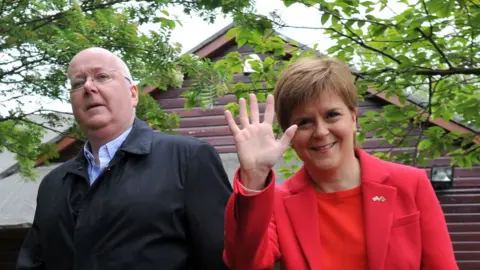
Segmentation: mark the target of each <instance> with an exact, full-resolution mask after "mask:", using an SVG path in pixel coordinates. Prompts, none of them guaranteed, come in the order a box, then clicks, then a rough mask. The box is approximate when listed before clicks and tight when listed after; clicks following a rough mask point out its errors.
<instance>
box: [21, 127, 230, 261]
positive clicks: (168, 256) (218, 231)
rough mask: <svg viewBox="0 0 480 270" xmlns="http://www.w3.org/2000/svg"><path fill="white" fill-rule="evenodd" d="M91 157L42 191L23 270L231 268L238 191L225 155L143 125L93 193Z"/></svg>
mask: <svg viewBox="0 0 480 270" xmlns="http://www.w3.org/2000/svg"><path fill="white" fill-rule="evenodd" d="M87 164H88V163H87V160H86V159H85V157H84V155H83V150H82V152H80V153H79V155H78V156H77V157H76V158H74V159H72V160H70V161H68V162H66V163H64V164H62V165H61V166H59V167H58V168H56V169H54V170H53V171H52V172H50V173H49V174H48V175H47V176H45V178H44V179H43V181H42V182H41V184H40V187H39V191H38V197H37V208H36V212H35V217H34V221H33V225H32V228H31V229H30V232H29V233H28V236H27V238H26V239H25V241H24V243H23V246H22V248H21V251H20V254H19V257H18V262H17V267H16V269H19V270H20V269H29V270H33V269H35V270H40V269H42V270H64V269H65V270H67V269H75V270H109V269H111V270H156V269H165V270H169V269H212V270H214V269H225V268H226V267H225V266H224V264H223V261H222V250H223V235H224V228H223V224H224V211H225V205H226V203H227V200H228V198H229V196H230V194H231V186H230V183H229V181H228V177H227V175H226V173H225V170H224V169H223V166H222V163H221V161H220V158H219V155H218V153H217V152H216V151H215V149H214V148H213V147H212V146H210V145H209V144H207V143H205V142H202V141H200V140H197V139H193V138H190V137H186V136H177V135H167V134H163V133H160V132H156V131H153V130H152V129H151V128H150V127H149V126H148V125H147V124H146V123H144V122H142V121H140V120H138V119H136V120H135V122H134V124H133V128H132V131H131V132H130V134H129V136H128V137H127V138H126V140H125V142H124V143H123V145H122V146H121V147H120V149H119V150H118V151H117V153H116V155H115V157H114V158H113V159H112V161H111V162H110V164H109V165H108V166H107V168H106V169H105V170H104V171H103V172H102V174H101V175H100V176H99V177H98V178H97V179H96V181H95V182H94V183H93V185H92V186H91V187H90V185H89V184H88V173H87V168H88V167H87V166H88V165H87Z"/></svg>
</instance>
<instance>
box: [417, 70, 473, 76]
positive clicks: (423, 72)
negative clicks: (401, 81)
mask: <svg viewBox="0 0 480 270" xmlns="http://www.w3.org/2000/svg"><path fill="white" fill-rule="evenodd" d="M415 74H417V75H426V76H434V75H440V76H449V75H458V74H464V75H480V68H452V69H430V70H418V71H416V72H415Z"/></svg>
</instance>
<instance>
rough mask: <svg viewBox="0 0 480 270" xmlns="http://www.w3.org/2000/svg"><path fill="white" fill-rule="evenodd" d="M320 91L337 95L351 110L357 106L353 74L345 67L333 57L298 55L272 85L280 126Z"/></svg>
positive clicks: (283, 125)
mask: <svg viewBox="0 0 480 270" xmlns="http://www.w3.org/2000/svg"><path fill="white" fill-rule="evenodd" d="M324 91H328V92H329V93H330V94H334V95H338V96H339V97H340V98H341V99H342V100H343V102H345V104H346V105H347V107H348V108H349V109H350V110H351V111H352V112H353V111H355V109H356V108H357V106H358V97H357V90H356V88H355V85H354V77H353V75H352V73H351V72H350V69H349V68H348V66H347V65H346V64H345V63H343V62H342V61H340V60H337V59H334V58H325V57H323V58H320V57H308V58H300V59H298V60H296V61H295V62H293V63H292V64H290V65H289V66H288V67H287V68H286V69H285V70H284V71H283V73H282V75H281V76H280V78H279V80H278V81H277V85H276V87H275V91H274V96H275V112H276V114H277V119H278V123H279V125H280V127H281V128H282V130H283V131H285V130H286V129H287V128H288V127H289V126H290V120H291V119H290V117H291V115H292V112H293V110H295V109H296V108H297V107H298V106H301V105H303V104H305V103H306V102H307V101H309V100H312V99H315V98H318V96H319V95H320V94H321V93H323V92H324Z"/></svg>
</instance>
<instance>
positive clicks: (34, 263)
mask: <svg viewBox="0 0 480 270" xmlns="http://www.w3.org/2000/svg"><path fill="white" fill-rule="evenodd" d="M39 192H40V191H39ZM37 209H38V199H37ZM37 214H38V211H35V217H34V218H33V224H32V227H31V228H30V230H29V232H28V234H27V237H26V238H25V240H24V241H23V244H22V247H21V248H20V252H19V254H18V258H17V265H16V267H15V269H16V270H44V269H45V264H44V262H43V258H42V245H41V242H40V230H39V228H38V226H37V223H36V219H37Z"/></svg>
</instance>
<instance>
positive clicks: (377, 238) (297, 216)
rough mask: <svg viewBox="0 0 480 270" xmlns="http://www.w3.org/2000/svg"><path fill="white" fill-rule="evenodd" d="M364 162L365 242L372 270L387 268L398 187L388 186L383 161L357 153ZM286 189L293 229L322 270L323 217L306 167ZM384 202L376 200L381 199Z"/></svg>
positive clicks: (310, 260) (308, 256)
mask: <svg viewBox="0 0 480 270" xmlns="http://www.w3.org/2000/svg"><path fill="white" fill-rule="evenodd" d="M355 154H356V156H357V157H358V158H359V160H360V168H361V179H362V192H363V211H364V217H365V239H366V249H367V258H368V265H369V269H372V270H381V269H383V265H384V261H385V258H386V250H387V245H388V240H389V235H390V228H391V224H392V221H393V210H394V206H395V200H396V192H397V190H396V188H394V187H392V186H389V185H386V184H385V182H386V181H387V179H388V178H389V175H388V171H387V170H386V169H385V166H384V164H382V163H383V161H381V160H380V159H378V158H376V157H374V156H371V155H370V154H368V153H367V152H365V151H364V150H361V149H357V150H356V151H355ZM284 188H286V189H287V190H289V191H290V194H291V195H290V196H286V197H285V199H284V204H285V208H286V210H287V213H288V215H289V217H290V221H291V222H292V226H293V229H294V231H295V234H296V236H297V238H298V240H299V243H300V246H301V248H302V250H303V252H304V254H305V258H306V259H307V261H308V264H309V266H310V268H311V269H320V268H321V258H320V257H319V256H318V248H319V247H320V245H321V243H320V234H319V229H318V228H319V225H318V221H319V217H318V210H317V203H316V195H315V188H314V185H313V184H312V179H311V178H310V176H309V175H308V173H307V171H306V170H305V168H304V167H302V168H301V169H300V170H299V171H298V172H297V173H296V174H294V175H293V176H292V177H291V178H290V179H288V180H287V181H286V182H285V184H284ZM381 197H383V198H384V200H377V199H376V200H374V199H373V198H381Z"/></svg>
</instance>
